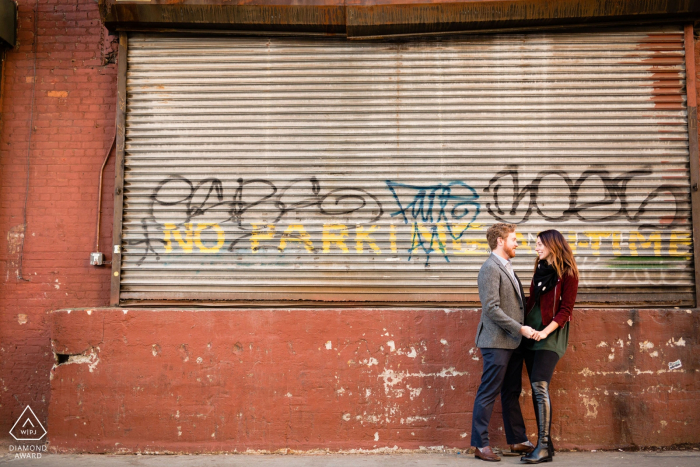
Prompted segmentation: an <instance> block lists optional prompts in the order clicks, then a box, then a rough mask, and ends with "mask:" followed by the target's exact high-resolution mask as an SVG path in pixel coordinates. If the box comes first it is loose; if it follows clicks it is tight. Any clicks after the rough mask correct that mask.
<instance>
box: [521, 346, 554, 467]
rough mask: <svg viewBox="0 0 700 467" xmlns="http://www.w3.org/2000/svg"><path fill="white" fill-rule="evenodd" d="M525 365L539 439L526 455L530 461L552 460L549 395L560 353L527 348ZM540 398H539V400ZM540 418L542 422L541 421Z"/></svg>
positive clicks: (525, 459) (550, 404) (552, 447)
mask: <svg viewBox="0 0 700 467" xmlns="http://www.w3.org/2000/svg"><path fill="white" fill-rule="evenodd" d="M523 357H524V360H525V366H526V367H527V374H528V375H529V376H530V385H531V386H532V405H533V406H534V408H535V417H536V418H537V428H538V432H539V433H538V435H539V436H538V441H537V447H536V448H535V450H534V451H533V452H532V453H530V454H528V455H527V456H525V457H524V458H523V460H524V461H525V462H528V463H539V462H546V461H547V460H551V458H552V457H551V456H553V455H554V444H553V443H552V436H551V426H552V403H551V399H550V397H549V383H550V382H551V381H552V375H553V374H554V368H555V367H556V366H557V362H558V361H559V355H558V354H557V353H556V352H552V351H551V350H525V351H524V355H523ZM538 399H539V400H538ZM540 419H543V420H542V423H540Z"/></svg>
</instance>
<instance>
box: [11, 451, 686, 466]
mask: <svg viewBox="0 0 700 467" xmlns="http://www.w3.org/2000/svg"><path fill="white" fill-rule="evenodd" d="M3 451H4V450H3ZM554 463H555V464H556V465H559V466H562V467H565V466H566V467H573V466H577V467H579V466H580V467H598V466H600V467H603V466H606V467H607V466H615V467H691V466H692V467H697V466H699V465H700V451H665V452H619V451H615V452H561V453H557V455H556V457H555V458H554ZM554 463H553V464H546V465H554ZM0 465H12V466H17V467H20V466H35V467H37V466H52V467H54V466H55V467H93V466H98V467H126V466H129V467H133V466H138V467H141V466H143V467H224V466H235V467H243V466H245V467H248V466H253V467H307V466H309V467H325V466H332V467H358V466H359V467H399V466H401V467H403V466H416V467H418V466H420V467H436V466H441V467H442V466H447V467H450V466H455V467H456V466H464V465H473V466H484V467H485V466H486V465H503V466H506V465H525V464H521V463H520V459H519V458H518V457H504V458H503V460H502V461H501V462H499V463H497V464H496V463H486V462H483V461H480V460H478V459H475V458H474V456H473V455H469V454H465V453H460V454H456V453H426V454H318V455H252V454H230V455H184V456H183V455H117V456H115V455H94V454H83V455H77V454H76V455H66V454H43V455H42V457H41V459H15V455H14V453H9V452H7V451H4V452H3V453H2V455H0Z"/></svg>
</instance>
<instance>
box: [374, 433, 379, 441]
mask: <svg viewBox="0 0 700 467" xmlns="http://www.w3.org/2000/svg"><path fill="white" fill-rule="evenodd" d="M374 440H375V441H379V432H378V431H375V432H374Z"/></svg>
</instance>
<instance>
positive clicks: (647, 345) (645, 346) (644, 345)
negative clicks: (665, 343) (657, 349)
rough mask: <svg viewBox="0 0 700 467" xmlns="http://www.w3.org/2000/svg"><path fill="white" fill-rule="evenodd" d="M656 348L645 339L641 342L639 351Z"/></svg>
mask: <svg viewBox="0 0 700 467" xmlns="http://www.w3.org/2000/svg"><path fill="white" fill-rule="evenodd" d="M653 348H654V344H653V343H652V342H649V341H644V342H640V343H639V351H640V352H643V351H645V350H651V349H653Z"/></svg>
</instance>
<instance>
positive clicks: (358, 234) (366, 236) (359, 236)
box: [355, 225, 382, 255]
mask: <svg viewBox="0 0 700 467" xmlns="http://www.w3.org/2000/svg"><path fill="white" fill-rule="evenodd" d="M375 230H379V226H378V225H371V226H370V227H369V229H368V230H367V231H366V232H365V228H364V227H363V226H361V225H358V226H357V228H356V229H355V250H356V251H357V252H358V253H363V252H364V243H365V242H367V244H368V245H369V247H370V248H371V249H372V250H374V253H375V254H377V255H381V254H382V250H381V249H380V248H379V247H378V246H377V244H376V243H375V242H376V241H375V240H374V239H373V238H372V237H371V236H370V235H371V234H372V232H374V231H375Z"/></svg>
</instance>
